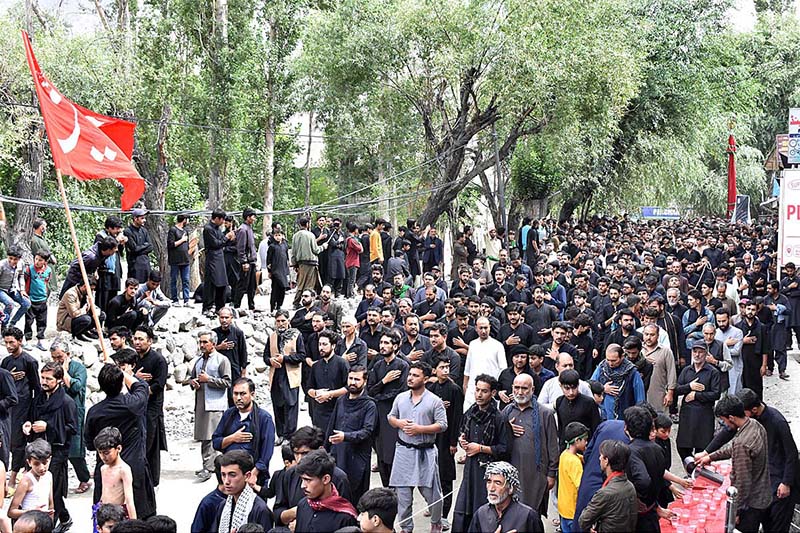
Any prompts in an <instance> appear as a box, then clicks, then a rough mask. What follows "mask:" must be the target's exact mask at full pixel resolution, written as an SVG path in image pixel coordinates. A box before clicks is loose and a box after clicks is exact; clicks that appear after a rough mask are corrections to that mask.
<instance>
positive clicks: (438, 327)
mask: <svg viewBox="0 0 800 533" xmlns="http://www.w3.org/2000/svg"><path fill="white" fill-rule="evenodd" d="M428 338H429V340H430V342H431V349H430V350H428V351H426V352H425V353H424V354H423V355H422V359H421V360H422V362H423V363H427V364H428V366H430V367H431V368H432V369H436V365H437V364H438V362H439V359H441V358H442V357H444V358H445V359H447V360H448V361H449V362H450V365H449V368H448V376H449V377H450V379H451V380H453V381H454V382H456V383H461V382H462V381H463V377H464V374H463V369H462V368H461V357H460V356H459V355H458V354H457V353H456V351H455V350H453V349H452V348H450V347H449V346H448V345H447V326H445V325H444V324H434V325H433V326H431V329H430V337H428ZM448 427H449V426H448Z"/></svg>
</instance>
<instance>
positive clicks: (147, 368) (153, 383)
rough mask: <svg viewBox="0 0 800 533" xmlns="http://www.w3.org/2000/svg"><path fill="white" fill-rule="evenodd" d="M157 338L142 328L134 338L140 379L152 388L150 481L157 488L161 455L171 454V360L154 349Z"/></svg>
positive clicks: (148, 405)
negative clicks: (167, 402)
mask: <svg viewBox="0 0 800 533" xmlns="http://www.w3.org/2000/svg"><path fill="white" fill-rule="evenodd" d="M154 340H155V336H154V335H153V330H152V329H150V328H146V327H140V328H138V329H137V330H136V332H135V333H134V334H133V349H134V350H136V355H138V356H139V360H138V362H137V363H136V368H135V369H134V371H135V372H136V377H137V378H139V379H142V380H144V381H145V382H147V384H148V385H149V386H150V397H149V398H148V399H147V464H148V466H149V467H150V478H151V479H152V480H153V486H154V487H157V486H158V483H159V481H160V479H161V451H162V450H164V451H166V450H167V432H166V429H165V428H164V388H165V387H166V384H167V375H168V373H169V371H168V369H167V360H166V359H164V356H163V355H161V352H159V351H158V350H155V349H153V348H152V346H153V341H154Z"/></svg>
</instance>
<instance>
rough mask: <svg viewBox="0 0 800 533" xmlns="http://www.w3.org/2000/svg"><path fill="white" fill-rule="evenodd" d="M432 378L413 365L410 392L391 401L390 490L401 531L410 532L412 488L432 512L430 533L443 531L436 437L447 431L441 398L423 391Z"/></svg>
mask: <svg viewBox="0 0 800 533" xmlns="http://www.w3.org/2000/svg"><path fill="white" fill-rule="evenodd" d="M430 375H431V367H430V366H429V365H427V364H426V363H422V362H419V361H417V362H414V363H412V364H411V366H410V367H409V370H408V382H407V384H408V388H409V390H407V391H405V392H401V393H400V394H398V395H397V397H396V398H395V399H394V404H393V405H392V410H391V411H390V412H389V424H391V426H392V427H393V428H396V429H397V435H398V436H397V444H395V450H394V462H393V463H392V475H391V478H390V479H389V486H390V487H393V488H395V489H396V490H397V512H398V515H399V516H398V518H399V520H400V527H401V529H402V530H403V531H412V530H413V529H414V521H413V519H412V513H413V503H414V487H416V488H418V489H419V491H420V493H421V494H422V497H423V498H425V501H426V502H427V503H428V505H429V507H430V511H431V532H432V533H438V532H440V531H442V487H441V481H440V479H439V461H438V458H437V450H436V434H437V433H441V432H443V431H447V411H446V410H445V407H444V403H443V402H442V400H441V398H439V397H438V396H436V395H435V394H433V393H432V392H430V391H429V390H428V389H426V388H425V382H426V381H427V379H428V378H429V377H430Z"/></svg>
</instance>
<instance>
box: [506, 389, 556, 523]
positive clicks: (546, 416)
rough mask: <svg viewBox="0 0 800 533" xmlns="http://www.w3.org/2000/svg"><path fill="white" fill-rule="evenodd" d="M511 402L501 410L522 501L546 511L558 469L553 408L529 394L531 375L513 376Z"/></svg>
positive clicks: (530, 392)
mask: <svg viewBox="0 0 800 533" xmlns="http://www.w3.org/2000/svg"><path fill="white" fill-rule="evenodd" d="M513 393H514V403H513V404H512V405H509V406H508V407H506V408H505V409H504V410H503V416H504V417H505V420H506V422H508V424H509V425H510V426H511V431H512V435H513V436H512V438H511V439H510V458H511V464H512V465H514V466H515V467H517V470H519V473H520V478H521V485H522V495H521V499H522V503H524V504H525V505H527V506H528V507H530V508H531V509H534V510H535V511H537V512H539V513H541V514H544V515H546V514H547V512H546V508H547V498H546V495H547V492H548V491H549V490H550V489H552V488H553V487H554V486H555V484H556V474H557V473H558V457H559V449H558V430H557V429H556V417H555V412H554V411H553V410H552V409H551V408H549V407H547V406H546V405H541V404H539V402H538V401H537V399H536V397H535V396H534V395H533V378H531V377H530V376H529V375H527V374H520V375H519V376H517V377H516V378H514V386H513Z"/></svg>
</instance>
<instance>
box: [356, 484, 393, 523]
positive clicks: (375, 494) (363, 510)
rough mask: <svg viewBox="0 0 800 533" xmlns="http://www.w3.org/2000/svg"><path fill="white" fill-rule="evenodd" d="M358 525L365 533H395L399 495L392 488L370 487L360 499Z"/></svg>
mask: <svg viewBox="0 0 800 533" xmlns="http://www.w3.org/2000/svg"><path fill="white" fill-rule="evenodd" d="M358 513H359V514H358V525H359V527H361V531H363V532H364V533H393V532H394V529H393V527H394V519H395V517H396V516H397V495H396V494H395V493H394V491H393V490H391V489H386V488H377V489H370V490H368V491H367V492H365V493H364V495H363V496H361V498H360V499H359V500H358Z"/></svg>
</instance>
